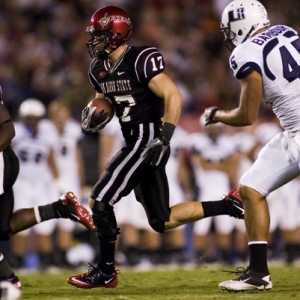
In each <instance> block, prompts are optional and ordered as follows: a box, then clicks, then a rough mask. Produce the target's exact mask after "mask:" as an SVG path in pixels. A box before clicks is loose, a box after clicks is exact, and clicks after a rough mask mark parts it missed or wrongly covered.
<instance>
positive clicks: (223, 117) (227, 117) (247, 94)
mask: <svg viewBox="0 0 300 300" xmlns="http://www.w3.org/2000/svg"><path fill="white" fill-rule="evenodd" d="M240 85H241V96H240V104H239V106H238V107H237V108H235V109H232V110H216V111H215V112H214V114H213V116H212V120H213V121H214V122H222V123H224V124H227V125H232V126H248V125H252V124H253V123H254V122H255V120H256V119H257V116H258V113H259V108H260V103H261V100H262V89H263V85H262V77H261V76H260V74H259V73H258V72H256V71H253V72H252V73H251V74H250V75H248V76H247V77H246V78H243V79H240Z"/></svg>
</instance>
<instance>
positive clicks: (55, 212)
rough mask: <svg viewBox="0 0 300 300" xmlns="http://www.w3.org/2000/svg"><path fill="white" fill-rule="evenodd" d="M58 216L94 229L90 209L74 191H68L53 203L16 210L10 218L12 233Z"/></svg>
mask: <svg viewBox="0 0 300 300" xmlns="http://www.w3.org/2000/svg"><path fill="white" fill-rule="evenodd" d="M57 218H66V219H71V220H72V221H74V222H79V223H81V224H83V225H84V226H85V227H86V228H87V229H89V230H92V229H94V225H93V221H92V217H91V215H90V213H89V211H88V210H87V209H86V208H85V207H84V206H82V205H81V204H79V203H78V201H77V197H76V196H75V195H74V194H73V193H72V192H68V193H66V194H64V195H63V196H62V197H61V198H60V199H59V200H58V201H55V202H53V203H50V204H46V205H41V206H37V207H34V208H21V209H18V210H16V211H15V212H14V213H13V214H12V216H11V219H10V228H11V235H13V234H16V233H18V232H20V231H23V230H25V229H28V228H30V227H32V226H34V225H36V224H38V223H41V222H44V221H47V220H51V219H57Z"/></svg>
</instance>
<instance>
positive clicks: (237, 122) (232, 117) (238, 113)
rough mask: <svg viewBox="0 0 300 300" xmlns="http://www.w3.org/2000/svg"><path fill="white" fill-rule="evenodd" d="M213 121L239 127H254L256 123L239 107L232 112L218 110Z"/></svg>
mask: <svg viewBox="0 0 300 300" xmlns="http://www.w3.org/2000/svg"><path fill="white" fill-rule="evenodd" d="M213 120H214V121H215V122H222V123H224V124H227V125H231V126H237V127H238V126H248V125H252V124H253V122H254V121H255V119H253V118H252V117H251V116H249V115H248V114H247V113H245V112H243V110H241V109H240V108H239V107H238V108H235V109H232V110H217V111H216V112H215V114H214V116H213Z"/></svg>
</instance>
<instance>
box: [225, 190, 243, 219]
mask: <svg viewBox="0 0 300 300" xmlns="http://www.w3.org/2000/svg"><path fill="white" fill-rule="evenodd" d="M224 200H225V201H228V203H229V204H230V205H231V207H232V211H231V213H230V216H231V217H234V218H237V219H244V213H245V209H244V204H243V200H242V198H241V196H240V194H239V192H238V190H237V189H236V188H234V189H232V190H231V191H230V192H229V193H228V194H227V195H226V196H225V198H224Z"/></svg>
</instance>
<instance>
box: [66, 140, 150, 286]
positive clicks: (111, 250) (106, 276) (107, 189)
mask: <svg viewBox="0 0 300 300" xmlns="http://www.w3.org/2000/svg"><path fill="white" fill-rule="evenodd" d="M140 147H141V148H140ZM140 147H130V148H129V147H128V148H122V150H121V151H119V152H118V154H117V155H115V156H114V158H113V159H112V160H111V161H110V162H109V164H108V165H107V166H106V171H105V173H104V174H103V175H102V176H101V178H100V180H99V181H98V182H97V183H96V185H95V186H94V188H93V191H92V194H91V197H90V199H89V205H90V207H91V208H92V211H93V221H94V224H95V227H96V236H97V238H98V242H99V253H100V256H99V259H98V262H97V265H96V266H92V267H91V268H90V270H89V271H88V272H87V273H84V274H80V275H76V276H71V277H69V278H68V283H69V284H71V285H74V286H76V287H78V288H84V289H91V288H96V287H105V288H115V287H116V286H117V284H118V276H117V273H116V270H115V259H114V257H115V245H116V239H117V235H118V234H119V228H118V227H117V221H116V217H115V213H114V209H113V204H114V203H115V202H118V201H119V200H120V199H121V198H122V197H124V196H126V195H128V194H129V192H130V191H131V190H132V189H133V188H134V186H136V185H137V184H138V182H139V181H140V178H142V177H143V176H145V174H147V172H144V167H145V166H146V164H143V163H142V159H141V158H140V153H141V150H142V144H141V145H140ZM126 174H131V175H130V176H126ZM122 201H123V200H122Z"/></svg>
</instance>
